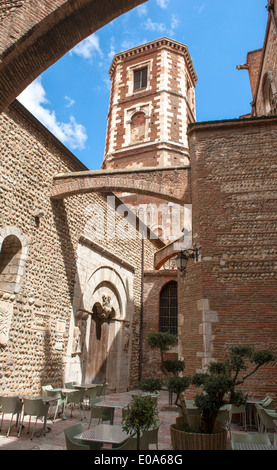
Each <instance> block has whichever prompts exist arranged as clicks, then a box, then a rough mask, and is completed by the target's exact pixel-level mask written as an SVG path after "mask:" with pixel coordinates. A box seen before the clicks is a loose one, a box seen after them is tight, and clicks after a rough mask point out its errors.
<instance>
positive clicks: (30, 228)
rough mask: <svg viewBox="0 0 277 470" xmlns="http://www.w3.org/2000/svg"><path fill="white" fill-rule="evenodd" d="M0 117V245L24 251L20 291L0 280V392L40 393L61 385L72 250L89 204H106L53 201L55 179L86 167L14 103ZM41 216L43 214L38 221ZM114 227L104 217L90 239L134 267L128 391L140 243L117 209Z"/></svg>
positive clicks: (149, 256)
mask: <svg viewBox="0 0 277 470" xmlns="http://www.w3.org/2000/svg"><path fill="white" fill-rule="evenodd" d="M0 119H1V139H0V153H1V179H0V195H1V198H0V229H1V237H2V238H1V241H2V239H3V237H4V236H5V235H7V234H9V233H13V234H15V235H16V236H18V238H20V241H21V244H22V246H23V248H24V250H25V251H24V255H25V258H24V265H23V266H22V269H23V271H22V282H21V285H20V289H19V290H18V291H16V292H8V291H5V290H3V289H2V290H1V283H0V308H1V311H0V318H1V320H2V319H3V318H5V315H9V319H10V324H9V325H8V326H7V325H6V326H5V328H6V329H7V328H8V327H9V331H8V340H7V341H6V344H3V343H4V341H3V342H2V345H1V347H0V364H1V367H0V388H1V391H2V392H3V391H4V392H5V391H8V392H12V393H21V392H24V393H37V394H39V393H40V391H41V385H43V384H46V383H51V384H52V385H53V386H54V385H57V386H58V385H62V383H63V381H64V366H65V356H66V353H67V345H68V341H69V322H70V318H71V315H72V305H73V303H74V302H75V304H76V300H74V288H75V285H76V283H77V282H78V280H76V263H77V255H76V250H77V247H78V245H79V243H80V237H81V236H82V235H83V233H84V230H85V228H86V229H87V227H88V222H89V219H88V214H87V207H88V206H89V205H91V204H95V205H97V207H99V208H101V209H103V212H104V214H105V215H106V214H107V202H106V198H105V197H104V196H100V195H97V194H90V195H78V196H73V197H71V198H69V199H67V200H61V201H51V199H50V189H51V186H52V180H53V175H55V174H56V173H60V172H71V171H81V170H84V169H85V167H84V165H82V164H81V162H79V161H78V160H77V159H76V157H74V156H73V155H72V154H71V153H70V152H69V151H68V150H67V149H66V148H65V147H64V146H63V145H62V144H60V143H59V141H57V140H56V139H55V138H54V137H53V136H52V135H51V134H50V133H49V132H48V131H47V130H46V129H45V128H44V127H43V126H42V125H41V124H40V123H38V121H37V120H36V119H35V118H33V117H32V116H31V115H30V113H28V112H27V111H26V110H24V108H23V107H22V105H20V104H19V103H14V104H13V105H12V106H10V108H9V111H8V112H7V113H3V114H1V116H0ZM38 213H40V215H41V216H40V217H37V216H36V214H38ZM100 222H102V219H101V220H100V221H99V223H100ZM99 223H98V226H99ZM115 223H116V227H117V234H118V236H117V237H116V238H114V237H112V236H111V228H110V225H109V220H108V218H107V223H106V225H105V231H104V239H103V238H102V239H101V238H99V236H98V238H97V237H94V236H93V235H94V233H93V227H92V228H91V231H90V236H91V237H92V239H93V240H95V241H96V242H97V243H98V244H99V245H100V246H104V247H105V257H106V258H107V257H108V258H110V259H113V256H115V257H116V258H117V259H122V262H124V260H125V261H126V262H127V263H129V264H131V265H132V266H133V267H134V270H133V273H132V296H133V299H132V301H133V304H134V306H133V318H132V332H131V333H132V335H131V340H130V341H131V344H132V347H131V350H130V358H129V359H130V386H132V385H134V384H135V383H136V381H137V378H138V367H139V365H138V357H139V340H140V336H139V321H140V309H141V275H142V269H141V240H140V238H139V236H138V232H137V231H136V229H135V227H133V226H129V227H128V232H126V227H125V226H124V223H123V216H121V215H119V213H118V212H117V213H116V214H115ZM96 225H97V224H96ZM94 228H95V225H94ZM121 235H122V236H121ZM123 235H125V240H123V239H122V238H123ZM155 243H158V242H155V241H153V243H152V242H150V241H148V240H146V241H145V248H144V260H145V263H146V266H148V269H150V268H151V267H152V264H153V255H154V251H155V250H156V247H155ZM0 249H1V248H0ZM106 258H105V259H106ZM0 279H1V275H0ZM82 282H83V283H84V280H83V281H82Z"/></svg>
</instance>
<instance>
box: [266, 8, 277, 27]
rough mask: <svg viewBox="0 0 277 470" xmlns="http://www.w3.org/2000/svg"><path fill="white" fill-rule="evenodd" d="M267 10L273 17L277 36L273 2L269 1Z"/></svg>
mask: <svg viewBox="0 0 277 470" xmlns="http://www.w3.org/2000/svg"><path fill="white" fill-rule="evenodd" d="M266 9H267V11H268V13H270V15H271V18H272V21H273V24H274V26H275V32H276V34H277V23H276V19H275V15H274V5H273V3H271V0H268V4H267V5H266Z"/></svg>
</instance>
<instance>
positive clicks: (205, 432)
mask: <svg viewBox="0 0 277 470" xmlns="http://www.w3.org/2000/svg"><path fill="white" fill-rule="evenodd" d="M270 361H275V354H274V353H273V352H272V351H269V350H255V349H254V348H251V347H246V346H234V347H231V348H229V358H228V359H227V360H226V361H224V362H211V363H210V364H209V366H208V369H207V373H203V374H199V373H198V374H194V375H193V376H192V377H191V378H190V379H189V378H188V379H187V380H188V381H189V382H190V383H191V384H192V385H195V386H196V387H201V388H202V392H201V393H200V394H198V395H196V396H195V397H194V402H195V404H196V406H197V408H198V409H199V411H200V416H199V417H193V419H190V418H189V416H188V413H187V410H186V407H184V406H183V404H182V400H183V401H184V399H183V397H182V393H181V385H179V390H180V392H179V395H178V399H180V398H181V402H180V409H181V411H182V419H181V420H179V422H177V420H178V418H177V420H176V424H175V425H171V428H170V430H171V438H172V445H173V448H174V449H175V450H180V449H199V450H201V449H225V448H226V441H227V430H224V429H221V427H222V426H221V424H220V423H219V422H218V421H217V416H218V413H219V410H220V409H221V408H222V407H223V406H224V405H226V404H234V405H237V406H240V405H241V404H244V403H246V399H247V395H246V394H243V392H242V391H241V390H237V387H238V386H239V385H242V384H243V383H244V382H245V380H246V379H247V378H249V377H250V376H251V375H253V374H254V373H255V372H257V370H258V369H259V368H260V367H261V366H263V365H264V364H267V363H268V362H270ZM251 366H252V368H251ZM246 371H247V372H246ZM175 385H176V384H175ZM169 386H170V384H169ZM173 386H174V384H172V387H173ZM186 388H188V387H187V383H186V382H185V381H184V390H185V389H186ZM180 421H181V422H180Z"/></svg>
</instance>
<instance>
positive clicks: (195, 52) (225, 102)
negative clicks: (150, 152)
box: [19, 0, 268, 170]
mask: <svg viewBox="0 0 277 470" xmlns="http://www.w3.org/2000/svg"><path fill="white" fill-rule="evenodd" d="M266 4H267V0H231V1H225V0H149V1H148V2H146V3H144V4H142V5H140V6H139V7H137V8H135V9H133V10H132V11H130V12H128V13H126V14H124V15H122V16H121V17H119V18H117V19H116V20H114V21H112V22H111V23H109V24H108V25H106V26H104V27H103V28H101V29H100V30H98V31H96V32H95V33H94V34H93V35H92V36H89V37H88V38H86V39H85V40H84V41H82V42H81V43H80V44H78V45H77V46H76V47H75V48H74V49H72V50H71V51H70V52H68V53H67V54H65V55H64V56H63V57H62V58H61V59H60V60H59V61H58V62H57V63H56V64H54V65H53V66H52V67H50V68H49V69H48V70H46V71H45V72H44V73H43V74H42V75H41V76H40V77H39V78H38V79H37V80H35V82H33V83H32V84H31V85H30V86H29V87H28V88H27V89H26V90H24V92H23V93H22V94H21V95H20V96H19V100H20V101H21V102H22V103H23V104H24V105H25V106H26V108H27V109H29V110H30V111H31V112H32V113H33V114H34V115H35V116H36V117H37V118H38V119H39V120H40V121H41V122H42V123H43V124H44V125H45V126H46V127H47V128H49V130H50V131H51V132H52V133H53V134H54V135H56V137H58V139H59V140H61V142H63V143H64V145H66V146H67V147H68V148H69V149H70V150H71V151H72V152H73V153H74V154H75V155H76V156H77V157H78V158H79V159H80V160H81V161H82V162H83V163H84V164H85V165H86V166H87V167H88V168H89V169H90V170H97V169H99V168H100V166H101V163H102V161H103V156H104V144H105V136H106V124H107V121H106V117H107V113H108V105H109V90H110V79H109V74H108V70H109V67H110V64H111V61H112V58H113V56H114V54H115V53H117V52H120V51H123V50H126V49H129V48H132V47H135V46H137V45H139V44H143V43H145V42H148V41H152V40H155V39H158V38H160V37H163V36H166V37H169V38H171V39H174V40H176V41H179V42H181V43H184V44H186V45H187V46H188V49H189V52H190V55H191V57H192V59H193V63H194V67H195V70H196V73H197V76H198V82H197V85H196V113H197V121H209V120H219V119H232V118H237V117H239V116H240V115H243V114H246V113H248V112H250V102H251V101H252V96H251V92H250V86H249V80H248V72H247V71H246V70H241V71H238V70H236V65H238V64H243V63H245V61H246V55H247V52H248V51H252V50H255V49H259V48H261V47H262V46H263V41H264V35H265V29H266V23H267V17H268V13H267V10H266V8H265V6H266Z"/></svg>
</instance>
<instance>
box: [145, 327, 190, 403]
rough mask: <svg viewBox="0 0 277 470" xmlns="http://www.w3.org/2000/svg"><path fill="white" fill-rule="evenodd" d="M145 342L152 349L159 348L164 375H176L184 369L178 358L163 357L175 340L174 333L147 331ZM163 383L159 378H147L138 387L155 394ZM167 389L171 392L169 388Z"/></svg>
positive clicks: (182, 362)
mask: <svg viewBox="0 0 277 470" xmlns="http://www.w3.org/2000/svg"><path fill="white" fill-rule="evenodd" d="M147 342H148V344H149V346H150V347H151V348H152V349H159V350H160V356H161V363H160V368H161V371H162V372H163V374H164V376H165V377H168V376H170V375H172V374H173V375H174V376H177V375H178V374H180V373H182V372H183V371H184V368H185V361H181V360H179V359H174V360H165V358H164V353H165V351H169V350H170V348H171V347H172V346H174V345H175V344H176V342H177V337H176V336H175V335H172V334H170V333H168V332H155V333H148V335H147ZM163 385H166V382H164V381H163V380H161V379H158V378H147V379H144V380H142V381H141V382H140V384H139V388H140V389H141V390H142V391H143V392H146V393H155V394H157V393H158V392H159V390H161V388H162V387H163ZM169 391H170V392H171V393H173V392H172V391H171V390H169Z"/></svg>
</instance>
